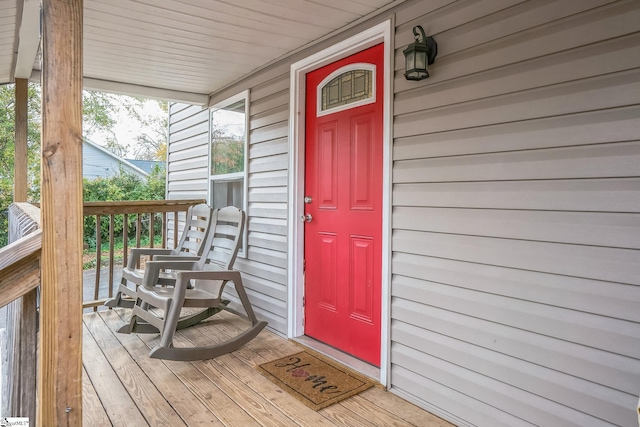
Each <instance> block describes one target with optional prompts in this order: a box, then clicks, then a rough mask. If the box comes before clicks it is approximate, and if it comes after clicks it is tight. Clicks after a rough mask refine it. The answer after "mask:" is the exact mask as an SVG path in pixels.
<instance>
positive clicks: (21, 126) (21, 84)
mask: <svg viewBox="0 0 640 427" xmlns="http://www.w3.org/2000/svg"><path fill="white" fill-rule="evenodd" d="M15 94H16V104H15V112H16V129H15V161H14V168H13V201H14V202H26V201H27V117H28V115H27V105H28V97H29V81H28V80H27V79H16V89H15Z"/></svg>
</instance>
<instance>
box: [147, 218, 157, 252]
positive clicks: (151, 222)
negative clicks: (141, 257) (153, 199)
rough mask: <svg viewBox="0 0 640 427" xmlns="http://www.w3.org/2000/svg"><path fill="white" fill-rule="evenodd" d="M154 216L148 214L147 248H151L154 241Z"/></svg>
mask: <svg viewBox="0 0 640 427" xmlns="http://www.w3.org/2000/svg"><path fill="white" fill-rule="evenodd" d="M155 219H156V214H155V213H153V212H151V213H149V247H150V248H152V247H153V245H154V243H155V240H156V228H155Z"/></svg>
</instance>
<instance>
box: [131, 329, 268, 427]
mask: <svg viewBox="0 0 640 427" xmlns="http://www.w3.org/2000/svg"><path fill="white" fill-rule="evenodd" d="M140 338H141V339H142V341H144V342H145V344H147V346H148V348H149V349H151V348H153V347H155V345H156V343H157V341H158V337H157V336H154V335H152V334H141V335H140ZM162 362H163V363H164V364H165V365H166V366H167V367H168V368H169V370H171V371H172V372H173V373H174V374H175V375H176V376H177V377H178V378H180V380H181V381H182V382H183V383H184V384H185V386H186V387H187V388H188V389H189V390H190V391H191V393H192V394H193V395H194V396H196V397H197V398H198V399H200V400H201V401H202V402H203V403H204V405H205V406H207V407H208V408H209V409H210V410H211V412H213V413H214V414H216V416H217V417H218V419H220V421H222V423H223V424H224V425H226V426H239V425H241V426H248V427H250V426H258V427H259V426H260V425H261V424H260V423H259V422H258V421H256V420H255V419H254V418H253V417H251V416H250V415H249V414H247V412H246V411H245V410H244V408H242V407H241V406H240V405H238V403H237V402H234V400H233V399H231V398H230V397H229V396H227V395H226V394H225V393H224V391H222V390H221V389H220V387H218V384H217V383H216V382H213V381H211V379H209V378H207V377H206V376H203V375H202V374H201V373H200V372H199V371H198V370H197V369H195V367H194V366H193V364H192V363H190V362H176V361H172V360H163V361H162Z"/></svg>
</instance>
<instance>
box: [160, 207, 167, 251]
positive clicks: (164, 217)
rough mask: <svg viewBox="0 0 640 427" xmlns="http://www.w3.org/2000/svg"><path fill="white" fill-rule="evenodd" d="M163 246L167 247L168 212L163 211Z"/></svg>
mask: <svg viewBox="0 0 640 427" xmlns="http://www.w3.org/2000/svg"><path fill="white" fill-rule="evenodd" d="M161 230H162V247H163V248H166V247H167V213H166V212H162V229H161Z"/></svg>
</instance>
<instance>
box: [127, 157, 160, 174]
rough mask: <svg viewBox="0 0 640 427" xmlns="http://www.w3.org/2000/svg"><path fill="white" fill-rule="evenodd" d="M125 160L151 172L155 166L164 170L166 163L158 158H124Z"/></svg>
mask: <svg viewBox="0 0 640 427" xmlns="http://www.w3.org/2000/svg"><path fill="white" fill-rule="evenodd" d="M126 160H127V162H129V163H131V164H132V165H134V166H137V167H138V168H140V169H142V170H143V171H145V172H146V173H148V174H149V173H151V172H152V171H153V169H154V168H155V167H158V168H160V170H164V168H165V165H166V163H165V162H161V161H160V160H137V159H126Z"/></svg>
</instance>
